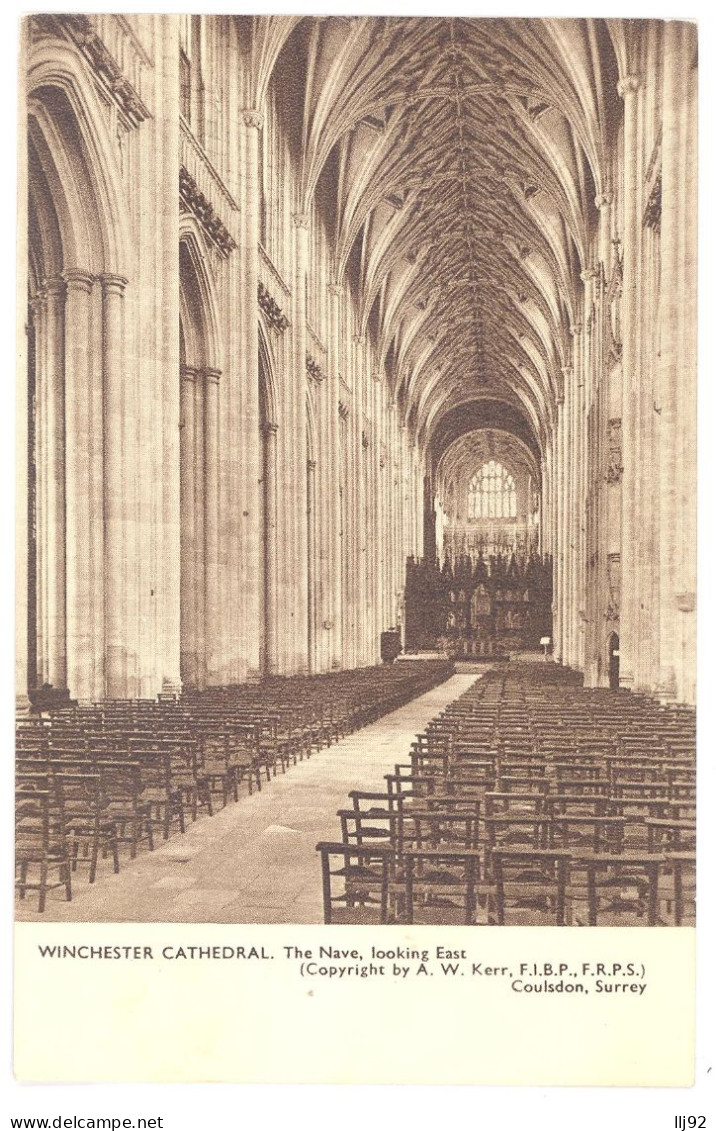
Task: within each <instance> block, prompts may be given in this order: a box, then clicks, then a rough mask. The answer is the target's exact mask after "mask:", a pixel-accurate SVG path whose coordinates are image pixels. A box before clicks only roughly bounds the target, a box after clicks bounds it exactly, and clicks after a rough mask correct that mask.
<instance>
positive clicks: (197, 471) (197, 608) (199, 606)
mask: <svg viewBox="0 0 716 1131" xmlns="http://www.w3.org/2000/svg"><path fill="white" fill-rule="evenodd" d="M204 407H205V405H204V370H203V369H197V370H196V371H195V380H194V446H193V451H192V454H193V460H194V545H193V548H192V549H193V559H194V579H195V584H196V589H195V592H194V594H193V598H194V618H195V620H194V623H195V626H196V632H195V637H194V641H195V645H194V647H195V654H196V686H197V687H198V688H200V689H201V690H203V689H204V688H205V687H206V621H205V619H204V611H205V608H206V557H205V545H204V537H205V511H204V505H205V498H206V493H205V488H206V482H205V475H206V467H205V462H204Z"/></svg>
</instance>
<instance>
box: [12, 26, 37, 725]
mask: <svg viewBox="0 0 716 1131" xmlns="http://www.w3.org/2000/svg"><path fill="white" fill-rule="evenodd" d="M29 26H30V25H29V20H21V21H20V24H19V59H18V74H19V75H24V74H26V70H27V67H26V61H27V55H26V52H27V37H28V34H29ZM26 86H27V84H26V83H24V82H20V83H18V88H17V90H18V94H17V121H18V122H26V121H27V108H26V98H27V94H26ZM17 177H18V182H17V183H18V185H26V184H27V145H25V144H20V145H18V147H17ZM27 213H28V193H27V192H25V191H23V192H20V193H18V196H17V226H16V231H17V247H16V253H17V267H16V287H17V290H16V301H15V319H16V323H15V341H16V343H17V346H16V348H17V358H16V382H17V383H16V395H15V461H16V469H17V470H16V472H15V491H16V498H15V711H16V713H17V715H18V717H20V716H22V715H26V714H27V712H28V710H29V707H30V700H29V697H28V694H27V692H28V686H29V677H30V672H29V663H30V661H31V657H33V655H34V651H35V649H34V646H33V647H30V642H29V627H30V626H29V607H30V594H29V582H30V578H29V570H28V564H29V555H28V551H29V539H30V524H29V519H30V511H29V506H30V496H29V486H30V485H29V455H30V452H29V428H28V411H29V409H30V405H29V389H28V377H29V366H30V357H29V350H30V347H31V342H30V334H32V328H31V327H30V326H28V324H27V322H26V319H27V318H28V310H27V306H26V302H27V289H28V261H29V256H28V247H27V245H28V225H27ZM33 683H34V672H33Z"/></svg>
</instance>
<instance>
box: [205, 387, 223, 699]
mask: <svg viewBox="0 0 716 1131" xmlns="http://www.w3.org/2000/svg"><path fill="white" fill-rule="evenodd" d="M202 377H203V380H204V570H205V590H204V633H205V657H206V680H207V683H208V684H209V685H211V684H217V683H221V679H220V673H219V655H220V645H219V641H220V637H221V632H222V616H223V594H222V591H221V586H220V584H219V378H220V377H221V370H219V369H210V368H206V369H203V370H202Z"/></svg>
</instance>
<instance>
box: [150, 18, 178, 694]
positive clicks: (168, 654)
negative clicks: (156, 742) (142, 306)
mask: <svg viewBox="0 0 716 1131" xmlns="http://www.w3.org/2000/svg"><path fill="white" fill-rule="evenodd" d="M153 22H154V26H155V34H156V36H157V42H158V43H159V44H160V46H161V53H162V54H161V59H162V64H161V70H159V69H158V70H157V74H156V82H157V90H158V92H160V96H161V99H162V102H163V114H162V118H161V132H159V123H158V126H157V136H158V138H159V141H160V144H161V146H162V160H161V162H157V174H156V175H157V189H156V191H157V193H158V195H159V197H160V198H162V197H163V199H164V200H165V201H167V202H174V201H176V191H177V189H176V184H177V167H178V165H179V133H180V130H179V115H178V114H177V112H176V100H177V99H178V97H179V17H178V16H170V15H166V16H155V17H154V21H153ZM155 240H156V237H155ZM148 242H149V241H148ZM160 246H161V258H160V260H159V263H158V269H157V273H156V275H155V280H156V283H157V285H158V286H159V287H161V292H160V297H161V313H162V341H163V350H162V353H161V355H160V365H162V366H163V372H161V374H157V377H158V380H159V382H160V383H159V388H158V397H159V399H160V401H161V421H162V436H161V449H160V451H159V453H158V457H159V463H160V466H161V476H162V496H161V499H162V502H161V512H160V513H161V526H160V532H161V533H160V539H159V546H160V558H159V564H158V574H159V578H158V580H159V584H160V586H161V590H160V594H159V595H160V600H161V604H160V613H159V618H158V625H157V631H158V636H159V637H160V638H161V640H162V655H161V657H160V669H159V674H160V675H161V678H162V691H164V692H165V693H167V694H175V695H178V694H179V692H180V691H181V663H182V657H181V635H182V632H181V621H182V615H183V614H182V610H181V572H182V564H181V558H182V550H181V543H182V532H181V501H180V495H181V470H180V468H181V455H180V450H181V436H182V431H181V428H180V419H181V395H182V393H181V386H182V384H183V381H182V380H181V378H180V376H179V317H178V310H179V209H178V208H175V207H174V204H173V203H172V204H171V206H170V207H166V208H164V209H163V210H162V239H161V245H160ZM158 258H159V257H158Z"/></svg>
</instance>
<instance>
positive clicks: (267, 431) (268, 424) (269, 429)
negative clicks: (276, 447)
mask: <svg viewBox="0 0 716 1131" xmlns="http://www.w3.org/2000/svg"><path fill="white" fill-rule="evenodd" d="M262 428H263V434H264V436H266V437H267V438H268V437H269V436H275V435H276V433H277V432H278V424H276V422H275V421H274V420H266V421H264V424H263V426H262Z"/></svg>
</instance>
